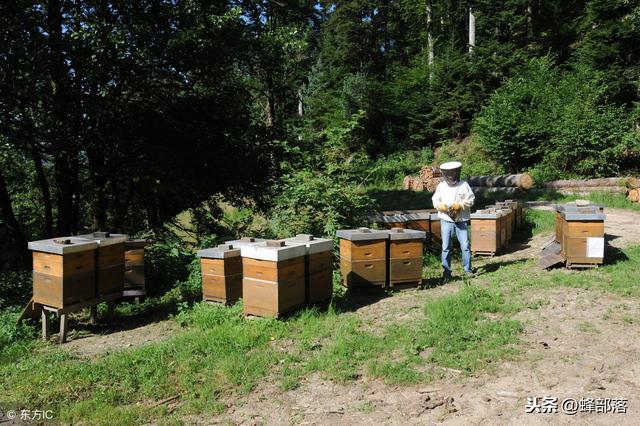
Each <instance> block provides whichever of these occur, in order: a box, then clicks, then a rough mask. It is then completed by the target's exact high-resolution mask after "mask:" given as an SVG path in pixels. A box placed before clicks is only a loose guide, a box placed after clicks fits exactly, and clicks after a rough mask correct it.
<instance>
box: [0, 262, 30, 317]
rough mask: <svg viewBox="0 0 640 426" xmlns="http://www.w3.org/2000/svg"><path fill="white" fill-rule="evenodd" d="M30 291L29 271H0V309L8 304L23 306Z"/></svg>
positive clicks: (27, 299)
mask: <svg viewBox="0 0 640 426" xmlns="http://www.w3.org/2000/svg"><path fill="white" fill-rule="evenodd" d="M31 292H32V289H31V272H30V271H2V272H0V310H1V309H4V308H7V307H9V306H19V307H22V306H24V305H25V304H26V303H27V302H28V301H29V298H30V297H31Z"/></svg>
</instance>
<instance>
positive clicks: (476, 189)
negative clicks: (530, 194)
mask: <svg viewBox="0 0 640 426" xmlns="http://www.w3.org/2000/svg"><path fill="white" fill-rule="evenodd" d="M471 190H472V191H473V192H474V193H480V192H505V193H509V194H512V193H514V192H520V191H522V188H517V187H513V186H472V187H471Z"/></svg>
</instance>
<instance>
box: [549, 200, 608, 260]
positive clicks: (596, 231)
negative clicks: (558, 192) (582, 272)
mask: <svg viewBox="0 0 640 426" xmlns="http://www.w3.org/2000/svg"><path fill="white" fill-rule="evenodd" d="M556 211H557V213H559V216H558V215H556V220H557V222H556V232H559V243H560V248H561V253H562V255H563V256H564V257H565V259H566V265H567V267H569V268H572V267H573V268H576V267H577V268H580V267H595V266H598V265H600V264H602V263H603V261H604V248H605V238H604V220H605V217H606V216H605V215H604V213H603V208H602V207H601V206H576V205H575V204H569V205H564V206H558V207H557V208H556ZM558 221H559V223H558ZM558 228H559V229H558Z"/></svg>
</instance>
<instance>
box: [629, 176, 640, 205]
mask: <svg viewBox="0 0 640 426" xmlns="http://www.w3.org/2000/svg"><path fill="white" fill-rule="evenodd" d="M627 188H629V191H628V192H627V200H629V201H631V202H634V203H638V202H640V179H639V178H637V177H630V178H628V179H627Z"/></svg>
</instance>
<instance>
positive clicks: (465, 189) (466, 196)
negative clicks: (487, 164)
mask: <svg viewBox="0 0 640 426" xmlns="http://www.w3.org/2000/svg"><path fill="white" fill-rule="evenodd" d="M475 199H476V197H475V195H473V191H472V190H471V187H470V186H469V184H468V183H467V182H466V181H464V180H461V181H460V182H458V184H457V185H456V186H449V185H447V183H446V182H440V184H439V185H438V187H437V188H436V192H435V193H434V194H433V197H432V198H431V200H432V201H433V207H435V208H436V209H437V208H438V206H439V205H440V203H444V204H445V205H446V206H447V207H451V206H452V205H453V204H454V203H458V204H460V206H461V207H462V210H460V212H459V213H458V216H457V217H456V218H455V220H454V219H452V218H451V217H449V215H448V214H447V213H442V212H440V211H439V212H438V217H439V218H440V219H442V220H446V221H447V222H465V221H467V220H470V219H471V206H473V202H474V201H475Z"/></svg>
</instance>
